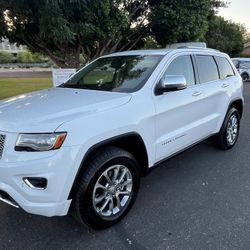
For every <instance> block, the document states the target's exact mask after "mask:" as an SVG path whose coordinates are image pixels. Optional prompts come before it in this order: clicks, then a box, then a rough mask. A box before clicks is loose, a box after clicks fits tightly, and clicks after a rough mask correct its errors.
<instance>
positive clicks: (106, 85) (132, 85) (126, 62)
mask: <svg viewBox="0 0 250 250" xmlns="http://www.w3.org/2000/svg"><path fill="white" fill-rule="evenodd" d="M161 59H162V56H158V55H152V56H115V57H105V58H100V59H98V60H96V61H94V62H93V63H91V64H89V65H88V66H86V67H85V68H83V69H82V70H80V71H79V72H78V73H76V74H75V75H74V76H73V77H72V78H70V79H69V80H68V81H67V82H66V83H64V84H62V85H60V86H59V87H63V88H76V89H89V90H100V91H113V92H125V93H132V92H135V91H137V90H139V89H140V88H141V87H142V86H143V85H144V84H145V83H146V81H147V80H148V78H149V77H150V75H151V74H152V72H153V71H154V69H155V68H156V66H157V65H158V63H159V62H160V60H161Z"/></svg>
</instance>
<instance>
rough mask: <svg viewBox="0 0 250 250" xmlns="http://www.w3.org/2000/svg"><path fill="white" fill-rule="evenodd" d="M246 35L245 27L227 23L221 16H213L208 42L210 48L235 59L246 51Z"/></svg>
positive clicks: (207, 35) (207, 37) (207, 36)
mask: <svg viewBox="0 0 250 250" xmlns="http://www.w3.org/2000/svg"><path fill="white" fill-rule="evenodd" d="M245 35H246V29H245V28H244V26H242V25H240V24H237V23H233V22H231V21H227V20H225V19H224V18H223V17H220V16H211V17H210V22H209V28H208V32H207V34H206V41H207V44H208V46H209V47H211V48H214V49H218V50H220V51H223V52H225V53H227V54H229V55H230V56H232V57H235V56H238V55H240V54H241V52H242V51H243V49H244V43H245Z"/></svg>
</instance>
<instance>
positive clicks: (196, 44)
mask: <svg viewBox="0 0 250 250" xmlns="http://www.w3.org/2000/svg"><path fill="white" fill-rule="evenodd" d="M191 47H192V48H207V44H206V43H203V42H189V43H173V44H169V45H167V46H166V48H167V49H178V48H182V49H184V48H191Z"/></svg>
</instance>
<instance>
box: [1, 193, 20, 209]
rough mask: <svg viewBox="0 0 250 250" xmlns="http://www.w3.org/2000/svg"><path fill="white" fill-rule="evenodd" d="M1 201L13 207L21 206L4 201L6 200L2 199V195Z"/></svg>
mask: <svg viewBox="0 0 250 250" xmlns="http://www.w3.org/2000/svg"><path fill="white" fill-rule="evenodd" d="M0 201H2V202H4V203H6V204H8V205H10V206H12V207H15V208H19V206H18V205H17V204H16V203H15V202H13V201H10V200H7V199H4V198H2V196H1V195H0Z"/></svg>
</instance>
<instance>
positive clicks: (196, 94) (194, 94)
mask: <svg viewBox="0 0 250 250" xmlns="http://www.w3.org/2000/svg"><path fill="white" fill-rule="evenodd" d="M201 94H202V92H201V91H195V92H194V93H193V96H199V95H201Z"/></svg>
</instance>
